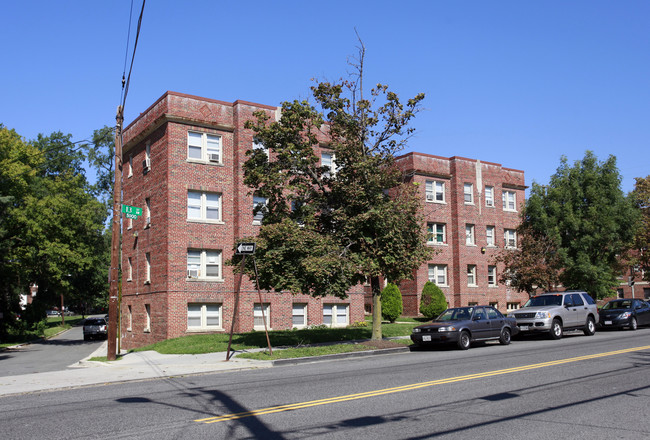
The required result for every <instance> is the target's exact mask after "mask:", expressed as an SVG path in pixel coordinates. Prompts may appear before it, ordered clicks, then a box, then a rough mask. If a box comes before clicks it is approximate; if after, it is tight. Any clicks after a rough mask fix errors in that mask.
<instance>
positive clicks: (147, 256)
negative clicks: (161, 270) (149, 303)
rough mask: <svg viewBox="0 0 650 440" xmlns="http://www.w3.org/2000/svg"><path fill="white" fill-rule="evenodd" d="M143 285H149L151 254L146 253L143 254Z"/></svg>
mask: <svg viewBox="0 0 650 440" xmlns="http://www.w3.org/2000/svg"><path fill="white" fill-rule="evenodd" d="M144 263H145V266H144V283H145V284H151V254H150V253H149V252H146V253H145V254H144Z"/></svg>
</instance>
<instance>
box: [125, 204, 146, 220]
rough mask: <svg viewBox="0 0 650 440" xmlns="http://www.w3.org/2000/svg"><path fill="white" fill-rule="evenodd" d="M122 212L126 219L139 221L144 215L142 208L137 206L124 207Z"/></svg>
mask: <svg viewBox="0 0 650 440" xmlns="http://www.w3.org/2000/svg"><path fill="white" fill-rule="evenodd" d="M122 212H123V213H124V215H125V217H126V218H131V219H133V220H137V218H138V217H140V216H141V215H142V208H138V207H136V206H129V205H122Z"/></svg>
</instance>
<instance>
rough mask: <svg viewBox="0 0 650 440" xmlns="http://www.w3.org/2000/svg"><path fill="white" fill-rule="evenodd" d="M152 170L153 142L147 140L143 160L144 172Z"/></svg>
mask: <svg viewBox="0 0 650 440" xmlns="http://www.w3.org/2000/svg"><path fill="white" fill-rule="evenodd" d="M149 171H151V142H149V141H147V143H146V144H145V147H144V160H143V161H142V172H143V173H144V174H147V173H148V172H149Z"/></svg>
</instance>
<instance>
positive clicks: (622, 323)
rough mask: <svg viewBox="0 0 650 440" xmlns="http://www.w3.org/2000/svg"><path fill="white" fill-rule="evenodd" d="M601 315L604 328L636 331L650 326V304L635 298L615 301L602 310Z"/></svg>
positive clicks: (600, 323)
mask: <svg viewBox="0 0 650 440" xmlns="http://www.w3.org/2000/svg"><path fill="white" fill-rule="evenodd" d="M599 315H600V321H599V322H598V324H599V326H600V327H602V328H619V329H620V328H623V327H627V328H629V329H630V330H636V329H637V327H638V326H640V325H648V324H650V304H648V303H647V302H645V301H642V300H640V299H635V298H620V299H614V300H611V301H609V302H608V303H607V304H605V305H604V306H603V307H602V308H601V309H600V311H599Z"/></svg>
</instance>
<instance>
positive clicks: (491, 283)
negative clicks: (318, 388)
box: [487, 265, 497, 287]
mask: <svg viewBox="0 0 650 440" xmlns="http://www.w3.org/2000/svg"><path fill="white" fill-rule="evenodd" d="M487 279H488V287H496V286H497V267H496V266H493V265H488V267H487Z"/></svg>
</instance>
